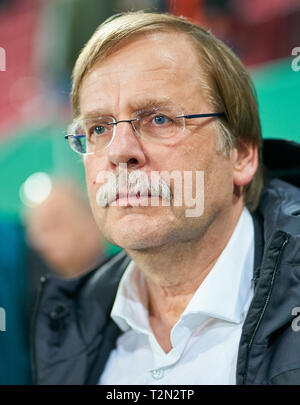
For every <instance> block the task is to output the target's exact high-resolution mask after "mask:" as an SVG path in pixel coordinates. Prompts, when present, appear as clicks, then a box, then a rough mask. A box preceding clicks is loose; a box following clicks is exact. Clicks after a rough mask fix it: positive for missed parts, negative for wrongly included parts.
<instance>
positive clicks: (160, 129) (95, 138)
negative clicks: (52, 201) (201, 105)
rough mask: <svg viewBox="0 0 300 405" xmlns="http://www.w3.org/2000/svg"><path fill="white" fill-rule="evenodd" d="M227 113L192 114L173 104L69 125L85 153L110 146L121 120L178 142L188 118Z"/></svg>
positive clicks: (147, 136) (145, 134) (139, 131)
mask: <svg viewBox="0 0 300 405" xmlns="http://www.w3.org/2000/svg"><path fill="white" fill-rule="evenodd" d="M221 116H225V113H207V114H189V115H184V113H183V112H182V111H180V110H178V108H177V107H175V106H173V105H169V106H165V107H159V108H150V109H148V108H147V109H145V110H140V111H136V112H134V113H133V114H132V115H131V117H130V119H128V120H120V121H117V120H116V119H115V118H114V117H112V116H109V115H104V116H101V117H95V118H87V119H83V120H79V121H75V122H73V124H71V126H70V127H69V128H68V134H67V135H66V136H65V139H68V141H69V144H70V146H71V148H72V149H73V150H74V151H75V152H77V153H80V154H81V155H88V154H95V153H96V152H101V151H102V150H104V149H105V148H107V147H108V146H109V145H110V144H111V143H112V141H113V139H114V137H115V134H116V127H117V124H120V123H122V122H128V123H130V124H131V126H132V128H133V130H134V132H135V133H136V135H137V136H139V137H140V138H142V139H144V140H149V141H152V142H159V143H163V144H171V143H172V142H176V141H177V139H179V137H180V136H181V134H182V132H183V131H184V129H185V127H186V123H185V120H187V119H188V120H190V119H194V118H205V117H221Z"/></svg>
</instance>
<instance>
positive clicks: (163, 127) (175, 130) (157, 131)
mask: <svg viewBox="0 0 300 405" xmlns="http://www.w3.org/2000/svg"><path fill="white" fill-rule="evenodd" d="M180 115H183V113H182V111H180V109H178V108H177V107H175V106H173V105H169V106H165V107H161V108H153V109H151V110H148V111H143V112H139V113H138V115H137V116H136V117H135V118H137V120H136V121H134V122H133V125H134V126H135V128H136V131H137V132H138V133H139V134H140V135H141V136H142V137H145V138H151V140H155V139H156V140H158V141H159V140H164V139H174V138H176V137H177V136H178V135H179V134H181V132H182V131H183V129H184V118H176V117H177V116H180Z"/></svg>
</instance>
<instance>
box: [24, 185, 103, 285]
mask: <svg viewBox="0 0 300 405" xmlns="http://www.w3.org/2000/svg"><path fill="white" fill-rule="evenodd" d="M24 219H25V225H26V231H27V236H28V241H29V244H30V245H31V247H32V248H33V249H34V250H36V252H38V253H39V254H40V255H41V257H42V258H43V259H44V261H45V263H46V264H47V266H48V267H49V269H51V271H52V272H54V273H55V274H56V275H58V276H60V277H66V278H69V277H74V276H77V275H79V274H82V273H84V272H85V271H87V270H90V269H92V268H94V267H95V266H96V265H98V266H99V265H100V264H101V262H102V261H105V259H106V253H105V242H104V240H103V237H102V236H101V233H100V232H99V228H98V227H97V225H96V223H95V220H94V218H93V216H92V214H91V210H90V207H89V205H88V204H87V202H86V201H85V200H84V197H83V196H82V195H81V194H80V192H79V191H78V189H77V188H76V186H75V184H73V185H72V184H71V183H70V181H67V180H59V181H54V182H52V188H51V192H50V193H49V195H48V197H47V198H46V199H45V200H43V201H42V202H41V203H39V204H37V205H35V206H33V207H30V208H28V209H27V211H26V212H25V216H24ZM83 235H85V236H84V237H83Z"/></svg>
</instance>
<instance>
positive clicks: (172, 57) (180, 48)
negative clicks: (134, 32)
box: [80, 32, 204, 115]
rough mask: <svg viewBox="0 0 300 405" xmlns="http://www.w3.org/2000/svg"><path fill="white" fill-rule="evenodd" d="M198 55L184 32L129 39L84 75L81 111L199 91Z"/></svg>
mask: <svg viewBox="0 0 300 405" xmlns="http://www.w3.org/2000/svg"><path fill="white" fill-rule="evenodd" d="M199 59H200V58H199V55H198V52H197V51H196V48H195V46H194V44H193V43H192V41H191V39H190V38H189V37H188V36H187V35H186V34H183V33H177V32H163V33H157V34H155V33H151V34H147V35H142V36H138V37H137V38H135V37H134V38H132V39H131V40H127V41H126V42H125V43H121V44H120V45H119V46H118V47H116V48H115V49H114V50H113V52H112V53H111V54H110V55H109V56H107V57H105V58H104V59H103V60H101V61H98V62H97V63H96V64H95V65H94V66H93V67H92V69H90V71H89V72H88V73H87V74H86V75H85V77H84V78H83V81H82V84H81V89H80V110H81V114H82V115H85V114H86V113H89V112H90V111H92V110H94V109H95V108H97V107H98V106H99V107H102V106H103V107H108V106H109V107H110V108H111V107H112V105H115V104H116V103H117V104H118V105H119V106H120V104H121V103H123V104H124V103H128V104H134V107H135V108H138V107H139V103H140V102H142V101H143V99H144V98H147V99H151V100H155V99H156V98H157V99H158V100H161V99H172V100H174V99H175V100H176V99H177V101H180V100H183V99H185V98H191V97H193V93H195V92H196V94H197V95H198V94H199V88H200V82H201V78H202V79H203V77H204V74H203V72H202V68H201V66H200V63H199ZM175 100H174V101H175Z"/></svg>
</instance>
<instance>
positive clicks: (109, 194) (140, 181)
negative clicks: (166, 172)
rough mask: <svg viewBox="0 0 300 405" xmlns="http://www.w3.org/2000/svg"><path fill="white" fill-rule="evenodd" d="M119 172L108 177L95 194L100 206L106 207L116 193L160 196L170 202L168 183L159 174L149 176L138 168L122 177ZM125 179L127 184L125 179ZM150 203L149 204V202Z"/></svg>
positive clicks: (114, 197)
mask: <svg viewBox="0 0 300 405" xmlns="http://www.w3.org/2000/svg"><path fill="white" fill-rule="evenodd" d="M120 177H121V176H120V175H119V174H116V175H115V176H113V178H112V177H110V178H109V179H108V181H107V182H106V183H105V184H103V185H102V186H101V187H100V188H99V190H98V191H97V195H96V202H97V204H98V205H100V207H106V206H108V205H110V204H111V203H112V202H113V201H115V199H116V196H117V195H118V194H127V195H131V196H138V195H139V196H147V195H150V196H151V197H161V198H162V199H163V200H165V201H168V202H170V201H171V198H172V192H171V189H170V186H169V184H168V183H167V182H166V181H165V180H164V179H163V178H162V177H160V176H159V175H157V176H153V175H151V180H150V179H149V177H148V176H147V175H146V174H145V173H144V172H142V171H140V170H135V171H132V172H130V173H129V174H128V177H127V179H124V178H123V177H121V178H120ZM125 180H127V184H126V181H125ZM150 205H151V204H150Z"/></svg>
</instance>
